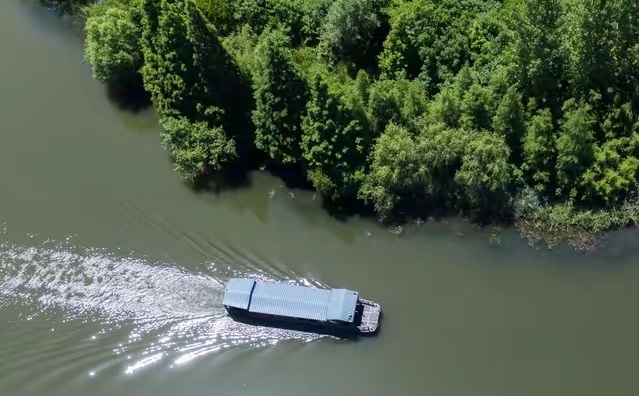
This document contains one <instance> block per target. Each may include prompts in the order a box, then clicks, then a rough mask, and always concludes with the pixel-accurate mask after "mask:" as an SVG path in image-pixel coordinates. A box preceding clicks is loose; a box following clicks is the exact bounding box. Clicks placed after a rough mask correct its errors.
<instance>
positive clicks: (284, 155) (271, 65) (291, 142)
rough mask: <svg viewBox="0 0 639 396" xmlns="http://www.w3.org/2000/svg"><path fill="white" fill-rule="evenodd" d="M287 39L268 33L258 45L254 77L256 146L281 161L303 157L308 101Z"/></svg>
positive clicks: (290, 162)
mask: <svg viewBox="0 0 639 396" xmlns="http://www.w3.org/2000/svg"><path fill="white" fill-rule="evenodd" d="M287 44H288V40H287V39H286V37H285V36H284V35H283V34H282V33H280V32H278V31H268V32H266V33H265V34H264V35H263V37H262V40H261V42H260V43H259V44H258V47H257V51H256V52H257V53H256V67H255V72H254V78H253V90H254V91H253V95H254V98H255V109H254V110H253V114H252V120H253V124H254V125H255V145H256V146H257V148H258V149H260V150H262V151H264V152H266V153H267V154H268V155H269V156H270V157H271V158H272V159H274V160H275V161H277V162H279V163H281V164H294V163H296V162H298V161H299V159H300V158H301V148H300V144H301V136H302V131H301V128H302V127H301V122H302V121H301V120H302V115H303V113H304V111H305V109H306V102H307V101H308V96H309V93H308V88H307V86H306V82H305V81H304V80H303V78H302V77H301V76H300V75H299V73H298V71H297V70H296V68H295V67H294V66H293V65H292V64H291V62H290V54H289V51H288V49H287Z"/></svg>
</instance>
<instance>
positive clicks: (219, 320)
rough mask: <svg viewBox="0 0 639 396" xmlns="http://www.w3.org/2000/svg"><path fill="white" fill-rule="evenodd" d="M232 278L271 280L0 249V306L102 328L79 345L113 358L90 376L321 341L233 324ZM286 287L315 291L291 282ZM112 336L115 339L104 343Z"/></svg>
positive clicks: (56, 251) (42, 250) (44, 248)
mask: <svg viewBox="0 0 639 396" xmlns="http://www.w3.org/2000/svg"><path fill="white" fill-rule="evenodd" d="M233 276H246V277H255V278H259V279H264V280H268V279H272V278H271V277H269V276H268V275H266V274H264V273H258V274H255V273H252V272H249V271H246V272H243V271H242V270H235V271H220V270H218V269H217V268H216V266H215V265H214V264H211V265H209V266H208V268H207V270H206V272H199V273H198V272H193V271H188V270H185V269H182V268H179V267H177V266H170V265H166V264H162V263H152V262H148V261H145V260H144V259H139V258H132V257H119V256H116V255H113V254H110V253H108V252H105V251H103V250H100V249H83V248H78V247H74V246H72V245H71V243H70V242H69V241H67V242H66V243H56V242H55V241H47V242H45V243H44V244H42V245H41V246H40V247H20V246H15V245H9V244H0V306H6V305H20V306H22V307H23V308H26V309H27V311H28V313H27V314H26V315H25V316H24V317H23V319H24V320H30V319H33V318H35V317H37V316H45V317H46V316H47V314H48V313H50V312H51V311H54V310H55V311H60V310H61V311H62V312H63V315H62V316H63V319H62V320H61V322H63V323H73V322H82V323H86V322H97V323H101V327H102V329H101V330H100V332H99V333H97V334H93V335H91V336H89V337H88V338H89V339H86V338H85V339H84V341H79V342H80V343H81V347H82V348H84V349H86V350H87V351H89V348H90V349H91V350H92V351H93V350H95V347H96V343H97V345H98V347H99V348H100V350H103V351H106V350H111V354H110V355H111V356H110V357H104V358H103V359H101V361H100V362H99V363H98V364H97V365H96V364H95V363H93V366H94V367H93V368H91V371H90V376H96V375H99V373H100V372H101V371H104V370H105V369H109V368H111V367H113V366H114V365H120V366H123V367H122V368H121V372H123V373H124V374H127V375H130V374H134V373H136V372H139V371H140V370H143V369H146V368H149V367H151V366H156V365H158V364H162V365H165V366H167V367H175V366H180V365H184V364H187V363H189V362H192V361H193V360H195V359H198V358H202V357H203V356H207V355H211V354H214V353H216V352H219V351H221V350H227V349H232V348H247V347H264V346H269V345H274V344H276V343H277V342H278V341H284V340H298V341H311V340H314V339H318V338H321V336H319V335H314V334H308V333H301V332H296V331H287V330H280V329H272V328H262V327H256V326H249V325H245V324H241V323H237V322H234V321H233V320H232V319H230V318H229V317H227V316H226V312H225V310H224V308H223V307H222V305H221V299H222V292H223V288H224V284H225V282H226V280H227V279H228V278H229V277H233ZM285 281H288V282H298V283H301V284H306V285H309V286H319V284H317V283H316V282H312V281H310V280H306V279H300V278H298V279H297V280H296V279H295V278H294V277H290V276H289V277H288V279H286V280H285ZM58 318H59V316H58ZM52 327H57V326H52ZM113 335H115V336H117V337H118V338H119V339H120V340H119V341H116V344H115V345H113V344H110V345H109V344H108V343H109V342H111V343H112V342H113V341H107V338H108V339H109V340H111V339H112V337H111V336H113ZM59 353H64V351H60V352H59ZM88 353H90V352H87V354H88ZM87 359H89V357H87ZM91 360H92V361H94V359H91ZM84 375H86V374H84Z"/></svg>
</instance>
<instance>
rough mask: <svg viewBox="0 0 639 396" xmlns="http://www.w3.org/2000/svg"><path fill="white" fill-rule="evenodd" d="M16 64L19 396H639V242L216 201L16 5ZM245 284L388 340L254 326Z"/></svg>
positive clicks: (12, 246)
mask: <svg viewBox="0 0 639 396" xmlns="http://www.w3.org/2000/svg"><path fill="white" fill-rule="evenodd" d="M0 53H1V54H2V60H1V61H0V79H1V81H2V88H1V89H0V115H1V116H0V181H1V183H0V337H1V338H2V342H1V343H0V390H1V391H0V394H1V395H3V396H4V395H7V396H22V395H24V396H32V395H33V396H35V395H38V396H40V395H42V396H45V395H46V396H58V395H59V396H80V395H83V396H84V395H91V396H99V395H105V396H106V395H108V396H113V395H127V396H137V395H154V396H169V395H170V396H174V395H189V396H195V395H220V396H221V395H224V396H231V395H243V396H251V395H260V396H270V395H274V396H275V395H277V396H288V395H291V396H293V395H295V396H300V395H304V396H314V395H318V396H319V395H321V396H325V395H331V396H332V395H353V396H356V395H366V396H373V395H380V396H382V395H383V396H388V395H403V396H413V395H414V396H418V395H433V396H448V395H451V396H453V395H454V396H467V395H473V396H480V395H490V396H498V395H504V396H506V395H508V396H512V395H517V396H525V395H534V396H538V395H544V396H551V395H562V396H568V395H575V396H577V395H578V396H588V395H597V396H599V395H602V394H614V395H615V396H618V395H635V394H636V381H635V377H636V374H635V369H636V367H637V365H638V364H639V361H638V358H637V356H639V340H638V336H637V334H639V319H637V313H636V308H635V307H636V302H637V301H639V252H638V250H637V248H636V247H635V246H636V245H637V243H636V236H637V234H636V233H633V232H619V233H616V234H614V235H612V236H611V238H609V239H608V240H606V242H605V244H604V245H605V246H604V247H603V248H602V249H601V250H600V251H598V252H597V253H595V254H593V255H590V256H585V255H581V254H577V253H574V252H572V251H570V250H568V249H557V250H555V251H553V252H548V251H545V250H540V249H535V248H532V247H529V246H528V245H527V243H526V242H525V241H523V240H521V239H520V238H519V237H518V236H517V234H516V233H513V232H509V231H503V232H500V233H499V242H500V243H499V244H498V245H496V244H490V243H489V239H490V235H491V233H490V231H488V230H487V231H474V230H473V229H472V227H471V226H469V225H468V224H465V223H463V222H454V221H448V222H426V223H425V224H423V225H417V224H415V225H412V226H410V227H407V228H406V229H405V231H404V232H403V233H402V234H401V235H395V234H393V233H391V232H389V231H388V230H385V229H384V228H381V227H380V226H378V224H376V223H375V222H373V221H369V220H362V219H357V218H355V219H350V220H348V221H346V222H342V221H338V220H335V219H332V218H330V217H329V216H328V215H326V213H325V212H324V211H323V210H322V209H321V208H320V205H319V203H318V201H316V200H314V199H313V197H312V194H310V193H308V192H301V191H292V193H293V195H291V194H290V193H291V191H287V190H286V189H285V188H284V187H282V186H281V182H280V181H279V180H277V179H274V178H272V177H270V176H268V175H266V174H264V173H257V174H255V175H253V177H252V179H251V185H250V186H247V187H244V188H240V189H235V190H232V191H225V192H222V193H219V194H213V193H195V192H193V191H191V190H190V189H189V188H187V187H186V186H185V185H184V184H183V183H182V182H181V181H180V179H179V178H178V176H177V174H176V173H175V172H173V170H172V168H171V164H170V162H169V160H168V157H167V154H166V152H165V151H163V150H162V149H161V147H160V144H159V137H158V126H157V120H156V118H155V116H154V114H153V112H151V111H147V112H143V113H140V114H135V115H134V114H130V113H127V112H124V111H120V110H118V109H117V108H116V107H115V106H113V105H112V104H111V103H110V102H109V100H108V99H107V96H106V95H105V89H104V87H103V86H102V85H100V84H98V83H96V82H94V81H93V80H92V79H91V75H90V70H89V68H88V66H87V65H86V64H85V63H83V62H82V43H81V41H80V40H79V39H78V38H77V37H76V36H74V34H72V33H70V32H69V30H68V29H67V28H66V27H65V26H64V24H63V23H61V22H60V20H59V19H58V18H57V17H55V16H53V15H51V14H50V13H49V12H48V11H47V10H46V9H44V8H41V7H38V6H32V5H30V4H27V3H25V2H20V1H18V0H3V1H2V2H0ZM235 275H238V276H258V277H261V278H263V279H278V280H284V279H289V280H291V281H295V282H300V283H305V284H314V285H325V286H333V287H348V288H353V289H356V290H358V291H360V292H361V293H362V294H363V295H364V296H365V297H368V298H372V299H375V300H376V301H379V302H380V303H381V304H382V306H383V308H384V311H385V317H384V321H383V322H382V331H381V333H380V334H379V336H378V337H375V338H371V339H365V340H361V341H357V342H347V341H340V340H336V339H333V338H330V337H318V336H313V335H310V334H304V333H296V332H289V331H283V330H270V329H266V328H258V327H249V326H245V325H239V324H236V323H234V322H233V321H231V320H230V319H228V318H227V317H226V316H225V315H224V310H223V308H222V307H221V304H220V303H221V293H222V289H223V285H224V282H225V281H226V280H227V279H228V278H229V277H230V276H235Z"/></svg>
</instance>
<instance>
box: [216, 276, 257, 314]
mask: <svg viewBox="0 0 639 396" xmlns="http://www.w3.org/2000/svg"><path fill="white" fill-rule="evenodd" d="M254 285H255V280H253V279H242V278H232V279H230V280H229V283H228V284H227V285H226V289H224V299H223V300H222V304H224V305H227V306H229V307H235V308H239V309H248V307H249V303H250V302H251V292H252V291H253V286H254Z"/></svg>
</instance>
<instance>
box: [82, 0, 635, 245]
mask: <svg viewBox="0 0 639 396" xmlns="http://www.w3.org/2000/svg"><path fill="white" fill-rule="evenodd" d="M568 1H569V0H564V1H562V2H559V3H557V4H554V3H553V4H540V5H539V7H537V6H534V5H531V6H528V5H526V3H525V2H517V1H515V2H511V4H510V5H501V4H498V3H495V2H492V1H485V2H476V3H473V5H472V7H470V8H464V6H463V5H459V4H456V3H455V2H451V4H448V3H447V2H444V3H442V4H439V3H438V4H435V3H432V2H430V1H429V0H414V1H388V2H387V1H380V2H369V3H366V2H361V1H358V0H339V1H328V0H314V1H313V2H312V4H310V5H309V4H305V3H304V2H300V1H298V0H286V1H281V2H277V1H275V0H271V1H267V2H266V3H264V4H262V3H259V4H258V3H254V2H252V1H251V0H245V1H242V2H239V3H237V4H236V3H232V2H226V1H224V0H220V1H218V2H216V3H215V4H214V3H213V2H212V1H211V0H197V1H195V2H193V1H190V0H189V1H185V0H171V1H168V0H162V1H159V2H158V1H146V0H105V1H103V2H101V3H100V4H98V5H97V6H94V7H92V8H91V11H90V12H89V14H88V15H89V19H88V21H87V25H86V31H87V38H86V50H85V52H86V59H87V61H88V62H89V64H90V65H91V67H92V71H93V74H94V77H95V78H96V79H98V80H100V81H102V82H104V83H106V84H107V85H108V86H109V87H114V86H116V87H118V89H117V90H115V91H117V92H118V95H114V96H119V97H121V98H125V99H126V98H127V97H128V96H130V95H128V94H127V92H136V93H138V94H139V93H141V92H148V93H149V95H150V98H147V97H145V96H144V95H137V94H136V98H143V99H150V102H151V104H152V105H153V107H154V108H155V109H156V111H157V112H158V114H159V117H160V124H161V125H162V127H163V129H164V132H163V133H162V135H161V142H162V145H163V147H165V149H166V150H167V151H168V152H169V153H170V155H171V157H172V159H173V163H174V166H175V169H176V171H177V172H178V173H179V174H180V175H181V176H182V177H184V178H185V179H186V180H187V181H189V182H190V183H191V184H194V183H195V182H197V184H202V183H200V182H201V181H202V180H205V181H207V180H208V179H209V176H210V175H214V176H215V178H217V179H219V176H220V175H227V174H231V175H235V176H238V175H240V173H242V172H239V173H238V172H237V171H236V170H237V169H238V168H242V167H245V166H246V165H247V164H249V166H248V167H247V170H252V169H255V168H256V167H260V166H262V164H263V163H269V164H272V165H273V166H272V167H271V166H269V167H267V170H268V169H269V168H273V169H277V170H278V173H280V174H281V173H282V170H284V172H283V173H285V174H288V175H293V177H292V178H291V179H295V180H297V181H298V182H299V181H300V179H301V181H302V184H310V185H311V186H312V188H313V189H314V190H316V191H317V192H318V194H319V195H321V196H322V197H323V198H324V201H325V202H327V205H326V206H327V207H329V208H330V207H333V208H340V207H341V208H342V209H343V210H340V211H338V212H356V213H371V212H372V213H374V215H375V216H379V217H381V218H382V219H390V221H392V222H397V221H401V219H402V218H417V217H421V218H425V217H429V216H432V215H440V214H442V215H450V214H455V215H457V214H459V213H461V214H462V215H464V216H470V217H471V218H472V219H473V220H476V221H477V222H479V223H489V222H498V223H502V222H507V223H509V224H514V225H515V226H517V227H518V228H519V229H520V230H521V232H522V235H523V236H525V237H526V238H528V239H530V240H531V241H543V242H544V243H547V244H548V245H549V246H554V245H556V244H557V243H560V242H562V241H565V242H568V243H569V244H571V245H572V246H574V247H575V248H578V249H579V250H585V251H588V250H592V249H593V248H594V247H595V246H596V241H597V239H598V236H599V235H600V234H602V233H604V232H606V231H608V230H611V229H615V228H621V227H627V226H629V225H634V224H636V223H635V219H636V218H637V217H636V213H637V211H636V210H635V209H634V208H635V207H636V206H637V205H636V204H628V203H627V202H635V201H634V198H633V197H634V195H633V194H634V189H635V187H634V186H635V180H636V179H637V175H638V174H639V159H638V158H639V145H638V144H637V143H636V142H637V141H639V116H638V114H639V95H638V94H637V93H636V92H634V91H633V88H632V84H630V85H629V83H628V82H627V81H626V80H623V81H621V80H619V81H616V80H614V79H610V80H609V81H611V83H610V84H613V85H607V86H600V85H597V84H599V81H600V79H599V80H597V79H595V78H594V76H596V75H597V73H600V72H599V71H598V70H599V69H598V68H599V66H597V65H595V66H588V67H590V68H588V67H586V66H587V65H588V64H589V63H588V62H589V61H588V59H590V58H591V56H590V55H591V54H589V53H588V51H589V49H588V48H590V47H588V46H587V44H588V43H587V37H590V36H589V35H592V34H595V35H597V34H609V35H612V36H611V37H613V38H612V40H613V41H615V40H616V41H615V42H617V44H618V47H619V48H627V49H628V51H630V52H631V53H632V51H631V48H634V47H633V46H634V45H635V44H639V43H635V42H633V41H632V39H628V37H630V36H627V35H626V36H619V35H616V33H615V32H616V30H614V29H612V28H611V29H612V30H610V29H608V30H610V31H608V30H606V29H599V28H598V29H596V30H595V31H593V29H592V26H591V25H590V24H589V23H590V22H589V20H590V19H589V17H588V15H592V14H593V13H594V14H595V15H599V14H600V13H602V12H604V11H605V12H608V14H605V15H607V16H606V19H608V20H614V21H616V22H615V23H617V24H618V25H620V26H624V28H625V29H626V30H628V31H637V32H638V33H639V23H637V22H635V21H632V20H627V19H625V17H624V15H627V12H632V11H633V10H634V8H633V7H636V6H635V5H634V3H632V2H630V1H626V0H620V4H618V5H616V6H615V7H616V8H613V9H611V10H604V11H602V10H595V9H593V10H591V9H589V8H588V7H590V5H589V3H587V2H582V1H577V3H578V7H572V8H571V7H568V6H567V5H568ZM218 3H219V4H218ZM276 3H277V4H276ZM213 5H215V6H213ZM278 7H279V8H278ZM553 7H555V8H553ZM276 9H277V10H279V11H278V13H274V11H273V10H276ZM449 11H450V12H449ZM544 12H545V13H546V14H547V15H552V17H548V18H546V17H543V18H542V17H540V15H545V14H543V13H544ZM266 15H269V17H266ZM353 15H360V16H362V15H365V16H366V17H357V18H355V19H352V18H354V17H353ZM601 15H604V14H601ZM407 16H410V17H408V19H407V20H406V21H404V18H405V17H407ZM167 21H172V22H171V24H168V23H169V22H167ZM344 21H350V22H349V23H346V24H345V23H344ZM351 22H352V23H351ZM568 24H570V26H568ZM169 25H170V28H169ZM411 29H418V30H420V29H426V30H427V32H423V35H421V36H420V37H412V36H411V35H409V34H408V33H407V32H410V31H412V30H411ZM429 29H430V30H429ZM571 29H572V30H571ZM566 31H575V32H577V33H578V34H577V35H571V36H568V35H566V34H565V32H566ZM370 32H375V34H374V35H371V34H370ZM536 32H537V33H538V32H543V35H542V34H541V33H540V34H537V33H536ZM540 35H541V36H543V37H541V36H540ZM418 36H419V35H418ZM436 36H437V37H441V41H433V42H431V41H432V40H431V39H426V41H425V42H424V41H423V40H424V37H436ZM537 36H540V37H537ZM459 37H470V39H471V40H470V41H469V42H466V41H464V40H462V41H459V40H460V39H459ZM530 37H536V38H535V39H534V40H532V41H531V39H530ZM575 37H577V38H575ZM606 37H608V36H606ZM633 37H635V36H633ZM549 38H551V39H552V40H551V41H550V42H551V44H548V42H546V41H544V40H546V39H549ZM420 40H421V41H420ZM429 40H431V41H429ZM629 40H630V41H629ZM637 40H639V39H637ZM178 42H179V43H180V44H179V45H178V46H176V45H177V44H174V43H178ZM172 43H173V44H172ZM203 43H206V45H203ZM549 45H551V46H554V47H553V48H555V53H554V55H553V56H555V58H553V59H552V60H550V63H552V64H558V65H562V67H561V68H558V69H553V68H545V69H544V68H539V69H535V70H532V69H531V70H528V69H526V70H524V69H522V68H521V65H528V64H536V62H541V64H546V63H548V62H549V61H548V59H546V57H545V55H543V56H542V55H541V52H539V51H541V49H542V48H546V47H548V46H549ZM420 48H431V50H432V51H431V52H430V53H422V52H423V51H422V52H420V51H419V49H420ZM447 48H453V49H452V50H449V49H447ZM615 48H616V47H615ZM610 51H613V50H612V49H611V50H610ZM609 55H610V56H616V54H615V53H612V52H611V53H610V54H609ZM632 56H633V55H631V56H630V58H631V59H630V60H629V61H628V62H632ZM638 56H639V55H638ZM194 59H195V62H194V61H193V60H194ZM624 59H625V58H624ZM622 63H623V62H622ZM434 65H437V67H435V66H434ZM629 65H630V64H628V65H625V63H624V64H618V65H613V66H614V68H616V69H610V68H611V67H613V66H609V65H608V66H606V67H608V68H609V70H608V72H609V74H610V75H611V76H612V75H617V74H618V73H619V72H620V71H623V70H631V69H628V67H629ZM602 67H603V66H602ZM624 73H625V72H624ZM637 77H638V78H639V76H637ZM629 78H630V76H629ZM630 80H631V79H630ZM630 80H628V81H630ZM548 81H551V82H553V81H554V83H548ZM558 86H560V87H561V88H557V87H558ZM610 91H615V92H618V93H617V94H616V96H614V97H610V96H609V95H607V94H605V92H610ZM593 92H595V93H597V92H599V93H597V94H593ZM229 170H231V172H229ZM244 173H245V171H244ZM231 182H232V183H228V182H227V183H226V184H238V183H237V181H231ZM207 183H208V181H207ZM207 183H204V184H207ZM513 197H514V198H513ZM541 202H546V203H544V204H542V203H541ZM604 208H605V209H604Z"/></svg>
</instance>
